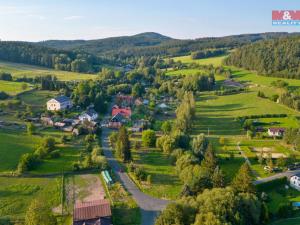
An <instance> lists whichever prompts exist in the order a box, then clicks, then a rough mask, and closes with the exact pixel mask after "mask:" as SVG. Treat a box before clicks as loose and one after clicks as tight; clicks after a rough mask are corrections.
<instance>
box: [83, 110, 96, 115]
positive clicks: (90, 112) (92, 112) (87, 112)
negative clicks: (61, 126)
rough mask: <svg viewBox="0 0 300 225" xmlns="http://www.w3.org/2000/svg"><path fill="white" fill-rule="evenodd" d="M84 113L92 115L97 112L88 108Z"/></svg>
mask: <svg viewBox="0 0 300 225" xmlns="http://www.w3.org/2000/svg"><path fill="white" fill-rule="evenodd" d="M85 113H86V114H87V115H89V116H93V115H94V114H97V112H96V111H95V110H94V109H88V110H87V111H86V112H85Z"/></svg>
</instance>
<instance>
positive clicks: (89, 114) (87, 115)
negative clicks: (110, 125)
mask: <svg viewBox="0 0 300 225" xmlns="http://www.w3.org/2000/svg"><path fill="white" fill-rule="evenodd" d="M98 117H99V115H98V113H97V112H96V111H95V110H94V109H88V110H87V111H85V112H84V113H82V114H81V115H80V116H79V119H80V120H81V121H84V120H88V121H95V120H96V119H98Z"/></svg>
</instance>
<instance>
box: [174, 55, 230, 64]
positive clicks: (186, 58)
mask: <svg viewBox="0 0 300 225" xmlns="http://www.w3.org/2000/svg"><path fill="white" fill-rule="evenodd" d="M225 57H226V56H218V57H211V58H206V59H192V58H191V56H190V55H187V56H180V57H174V58H173V59H174V61H176V62H177V61H181V62H182V63H187V64H190V63H197V64H199V65H209V64H212V65H213V66H221V64H222V61H223V59H225Z"/></svg>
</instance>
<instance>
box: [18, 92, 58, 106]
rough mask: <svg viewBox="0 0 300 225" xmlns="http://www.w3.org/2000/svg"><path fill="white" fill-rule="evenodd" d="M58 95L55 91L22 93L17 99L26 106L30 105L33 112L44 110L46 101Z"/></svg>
mask: <svg viewBox="0 0 300 225" xmlns="http://www.w3.org/2000/svg"><path fill="white" fill-rule="evenodd" d="M58 95H59V93H58V92H57V91H45V90H33V91H29V92H25V93H22V94H21V95H19V99H20V100H21V101H23V102H24V103H25V104H26V105H30V106H31V107H32V109H33V110H43V109H45V108H46V103H47V101H48V100H50V99H51V98H54V97H56V96H58Z"/></svg>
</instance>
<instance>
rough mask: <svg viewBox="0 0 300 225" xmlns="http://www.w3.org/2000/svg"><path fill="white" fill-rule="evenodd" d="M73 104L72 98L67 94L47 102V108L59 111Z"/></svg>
mask: <svg viewBox="0 0 300 225" xmlns="http://www.w3.org/2000/svg"><path fill="white" fill-rule="evenodd" d="M72 106H73V104H72V101H71V99H70V98H68V97H66V96H63V95H62V96H58V97H56V98H52V99H50V100H49V101H48V102H47V110H49V111H59V110H65V109H70V108H72Z"/></svg>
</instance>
